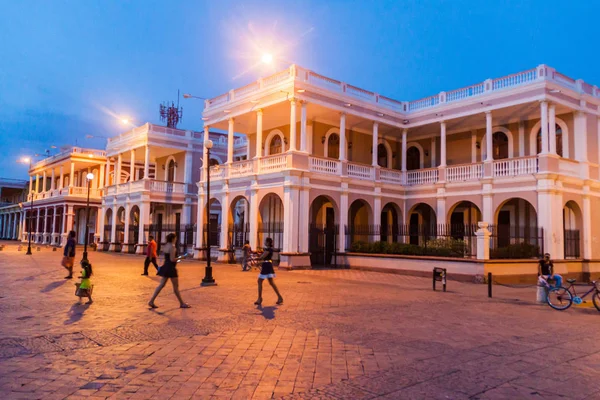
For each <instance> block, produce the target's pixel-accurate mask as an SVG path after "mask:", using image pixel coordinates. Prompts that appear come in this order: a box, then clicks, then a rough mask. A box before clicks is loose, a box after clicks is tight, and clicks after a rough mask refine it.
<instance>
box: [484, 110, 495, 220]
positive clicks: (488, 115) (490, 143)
mask: <svg viewBox="0 0 600 400" xmlns="http://www.w3.org/2000/svg"><path fill="white" fill-rule="evenodd" d="M492 135H493V132H492V112H491V111H486V112H485V161H486V162H491V161H493V160H494V154H493V153H494V139H493V138H492ZM486 222H487V221H486Z"/></svg>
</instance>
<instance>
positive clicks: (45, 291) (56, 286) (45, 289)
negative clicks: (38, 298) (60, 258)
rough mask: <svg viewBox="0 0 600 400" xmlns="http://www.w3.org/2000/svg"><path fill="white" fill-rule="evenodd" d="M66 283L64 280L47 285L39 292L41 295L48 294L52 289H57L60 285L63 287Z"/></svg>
mask: <svg viewBox="0 0 600 400" xmlns="http://www.w3.org/2000/svg"><path fill="white" fill-rule="evenodd" d="M66 282H67V281H66V280H65V279H63V280H61V281H57V282H52V283H49V284H48V285H47V286H46V287H45V288H43V289H42V290H41V292H42V293H48V292H51V291H53V290H54V289H58V288H59V287H61V286H62V285H64V284H65V283H66Z"/></svg>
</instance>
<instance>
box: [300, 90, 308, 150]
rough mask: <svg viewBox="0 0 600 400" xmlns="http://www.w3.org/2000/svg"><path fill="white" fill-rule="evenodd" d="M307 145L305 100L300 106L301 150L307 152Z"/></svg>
mask: <svg viewBox="0 0 600 400" xmlns="http://www.w3.org/2000/svg"><path fill="white" fill-rule="evenodd" d="M306 145H307V137H306V101H303V102H302V105H301V106H300V151H303V152H306V150H307V147H306Z"/></svg>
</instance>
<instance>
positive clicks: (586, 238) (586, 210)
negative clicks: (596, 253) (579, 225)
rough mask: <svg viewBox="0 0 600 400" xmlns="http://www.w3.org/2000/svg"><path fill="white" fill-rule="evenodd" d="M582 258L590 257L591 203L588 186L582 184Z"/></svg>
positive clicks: (587, 258)
mask: <svg viewBox="0 0 600 400" xmlns="http://www.w3.org/2000/svg"><path fill="white" fill-rule="evenodd" d="M582 220H583V232H582V236H583V258H584V259H586V260H591V259H592V205H591V201H590V196H589V187H587V186H584V195H583V218H582Z"/></svg>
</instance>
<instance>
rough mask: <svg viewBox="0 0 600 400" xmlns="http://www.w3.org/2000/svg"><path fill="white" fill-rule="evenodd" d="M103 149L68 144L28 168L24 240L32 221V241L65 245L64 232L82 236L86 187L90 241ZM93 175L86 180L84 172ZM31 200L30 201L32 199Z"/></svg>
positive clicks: (93, 234)
mask: <svg viewBox="0 0 600 400" xmlns="http://www.w3.org/2000/svg"><path fill="white" fill-rule="evenodd" d="M105 163H106V153H105V151H104V150H96V149H84V148H80V147H71V148H68V149H66V150H64V151H61V152H60V153H59V154H56V155H54V156H51V157H48V158H46V159H43V160H41V161H39V162H37V163H35V164H33V165H32V167H31V169H30V170H29V195H28V197H27V201H26V202H23V203H22V211H23V213H24V214H25V215H26V218H28V219H30V221H29V222H26V220H25V219H23V224H24V226H23V228H22V232H23V235H22V237H21V239H22V240H23V241H27V240H28V225H31V232H32V236H33V239H32V241H34V242H36V243H41V244H49V245H56V246H59V245H64V244H65V243H66V239H67V234H68V233H69V231H71V230H74V231H76V232H77V241H78V243H83V242H84V238H85V224H86V210H87V207H86V204H87V196H88V187H89V201H90V207H91V211H90V224H89V235H90V237H89V238H88V242H89V243H93V242H94V241H95V240H94V237H97V236H98V231H97V229H96V227H97V226H98V225H97V217H98V208H99V206H100V202H101V198H102V190H103V187H104V165H105ZM89 173H92V174H93V175H94V178H93V179H92V180H91V181H88V179H87V175H88V174H89ZM32 200H33V205H31V202H32Z"/></svg>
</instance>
